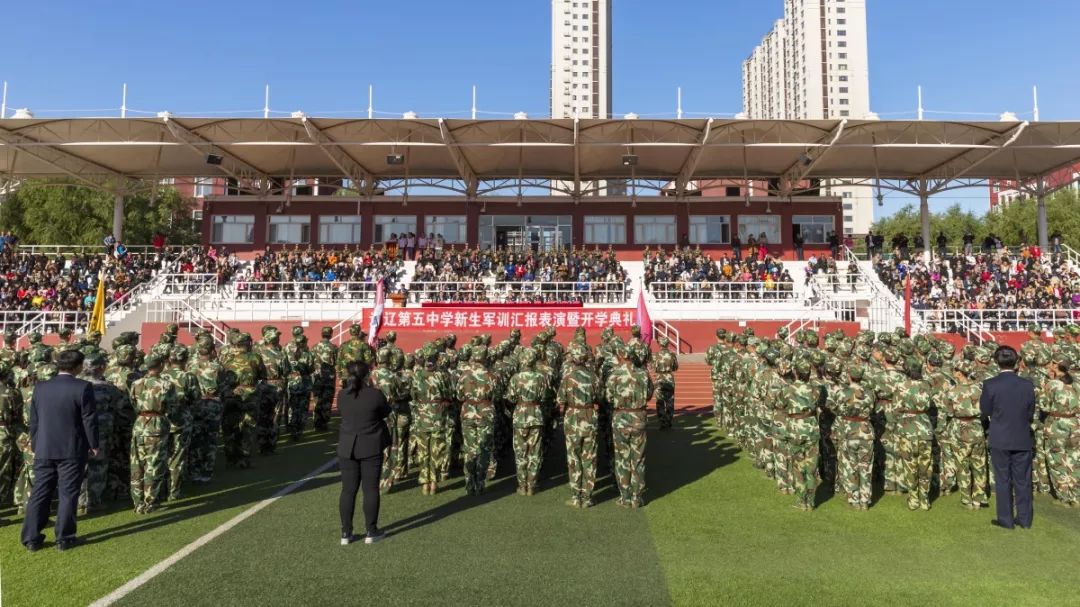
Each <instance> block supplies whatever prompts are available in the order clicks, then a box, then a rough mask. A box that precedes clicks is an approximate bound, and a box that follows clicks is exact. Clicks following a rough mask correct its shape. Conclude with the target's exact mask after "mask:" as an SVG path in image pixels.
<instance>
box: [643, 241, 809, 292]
mask: <svg viewBox="0 0 1080 607" xmlns="http://www.w3.org/2000/svg"><path fill="white" fill-rule="evenodd" d="M642 261H643V262H644V264H645V265H644V271H645V275H644V276H645V285H646V286H647V287H648V288H649V290H650V291H651V292H652V294H653V295H654V296H655V297H657V298H660V299H665V300H676V299H677V300H682V299H687V300H726V299H735V300H742V299H789V298H791V297H794V292H793V288H792V287H793V285H792V278H791V274H789V273H788V271H787V269H785V268H784V263H783V261H781V260H780V258H779V257H774V256H773V255H770V254H769V253H768V252H767V251H765V250H764V248H757V247H754V248H750V249H749V255H747V256H746V257H743V256H742V255H739V256H735V255H734V254H732V255H728V254H726V253H725V254H722V255H721V256H720V258H719V259H717V260H713V258H712V256H711V255H709V254H708V253H705V252H704V251H702V250H701V249H700V248H695V249H691V248H690V247H688V246H687V247H682V248H680V249H671V250H664V249H656V250H650V249H646V250H645V252H644V253H643V254H642Z"/></svg>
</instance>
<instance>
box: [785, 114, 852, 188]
mask: <svg viewBox="0 0 1080 607" xmlns="http://www.w3.org/2000/svg"><path fill="white" fill-rule="evenodd" d="M847 123H848V121H847V119H846V118H845V119H844V120H841V121H840V124H838V125H836V127H835V128H834V129H833V130H832V131H830V132H829V134H828V135H826V136H825V137H824V138H822V140H821V141H820V142H819V145H818V147H814V148H811V149H809V150H807V151H806V154H805V155H804V156H803V157H802V158H800V159H799V160H798V161H796V162H795V164H793V165H791V166H790V167H788V169H787V170H786V171H784V174H783V175H782V176H781V178H780V184H781V189H782V190H785V191H786V193H787V194H790V193H791V191H792V189H793V188H794V186H795V184H797V183H799V182H800V181H803V180H804V179H806V177H807V175H809V174H810V173H811V172H813V170H814V167H816V166H817V165H818V163H819V162H821V159H822V158H824V157H825V155H826V154H828V153H829V152H830V151H832V149H833V146H834V145H836V142H837V141H839V140H840V137H841V136H843V134H844V128H845V127H847ZM826 139H827V140H828V143H825V141H826Z"/></svg>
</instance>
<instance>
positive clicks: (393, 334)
mask: <svg viewBox="0 0 1080 607" xmlns="http://www.w3.org/2000/svg"><path fill="white" fill-rule="evenodd" d="M395 341H397V331H390V332H389V333H387V334H386V342H387V343H391V344H392V343H394V342H395Z"/></svg>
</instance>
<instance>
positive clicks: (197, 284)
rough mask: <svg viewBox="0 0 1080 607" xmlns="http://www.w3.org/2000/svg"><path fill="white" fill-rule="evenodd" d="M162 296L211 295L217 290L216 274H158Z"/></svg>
mask: <svg viewBox="0 0 1080 607" xmlns="http://www.w3.org/2000/svg"><path fill="white" fill-rule="evenodd" d="M155 278H156V279H159V280H160V283H159V284H160V285H161V286H162V292H161V295H162V296H164V297H182V298H188V297H195V296H198V295H213V294H214V293H217V292H218V290H219V285H218V278H217V274H204V273H184V274H158V275H157V277H155Z"/></svg>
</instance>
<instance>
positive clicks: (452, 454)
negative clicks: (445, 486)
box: [439, 402, 461, 480]
mask: <svg viewBox="0 0 1080 607" xmlns="http://www.w3.org/2000/svg"><path fill="white" fill-rule="evenodd" d="M446 440H447V445H446V457H445V458H443V460H442V468H441V469H440V470H439V474H440V478H441V479H443V480H446V479H448V478H450V464H457V463H458V462H459V461H460V460H461V405H460V403H456V402H455V403H453V404H452V405H450V406H448V407H447V408H446Z"/></svg>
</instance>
